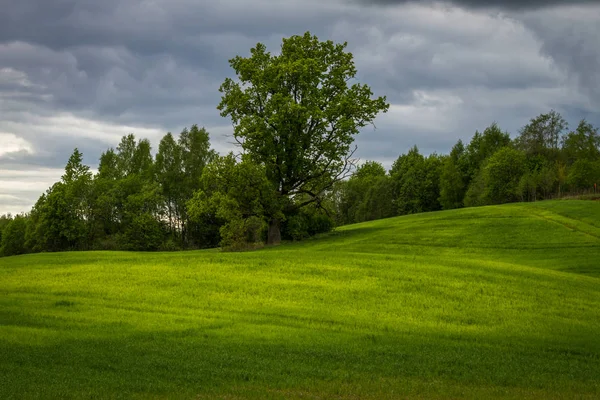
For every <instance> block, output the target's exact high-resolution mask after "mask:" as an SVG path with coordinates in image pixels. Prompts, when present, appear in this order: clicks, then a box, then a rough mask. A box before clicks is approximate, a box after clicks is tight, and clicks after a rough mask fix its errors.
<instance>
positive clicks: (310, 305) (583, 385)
mask: <svg viewBox="0 0 600 400" xmlns="http://www.w3.org/2000/svg"><path fill="white" fill-rule="evenodd" d="M598 332H600V202H598V201H583V200H556V201H543V202H536V203H512V204H505V205H499V206H485V207H476V208H464V209H459V210H449V211H437V212H428V213H423V214H412V215H406V216H400V217H392V218H388V219H382V220H376V221H369V222H363V223H359V224H353V225H347V226H342V227H339V228H337V229H336V230H335V231H334V232H332V233H330V234H324V235H321V236H319V237H316V238H312V239H309V240H306V241H302V242H293V243H285V244H283V245H281V246H277V247H268V248H264V249H260V250H256V251H251V252H240V253H230V252H220V251H218V250H216V249H212V250H199V251H183V252H172V253H169V252H157V253H141V252H108V251H93V252H70V253H41V254H31V255H21V256H12V257H5V258H0V381H1V382H3V384H1V385H0V398H2V399H12V398H19V399H21V398H61V399H68V398H73V399H78V398H111V399H112V398H153V399H159V398H161V399H162V398H182V399H183V398H186V399H196V398H228V399H235V398H282V399H283V398H315V399H316V398H340V399H354V398H373V399H376V398H428V399H430V398H515V399H517V398H518V399H523V398H531V399H534V398H545V399H559V398H560V399H563V398H578V399H581V398H590V399H592V398H598V397H600V379H598V377H600V340H599V339H598Z"/></svg>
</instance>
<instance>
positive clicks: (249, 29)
mask: <svg viewBox="0 0 600 400" xmlns="http://www.w3.org/2000/svg"><path fill="white" fill-rule="evenodd" d="M599 3H600V2H598V1H576V0H575V1H573V0H571V1H561V0H546V1H542V0H537V1H529V2H524V1H517V0H509V1H492V0H490V1H485V0H484V1H478V0H460V1H459V0H456V1H447V2H434V1H402V0H395V1H394V0H375V1H373V0H372V1H366V0H318V1H317V0H256V1H252V2H249V1H240V0H222V1H218V2H217V1H211V2H208V1H199V0H103V1H97V0H19V1H13V0H0V9H1V10H2V12H1V13H0V214H2V213H7V212H11V213H13V214H14V213H18V212H25V211H29V209H30V208H31V206H32V205H33V204H34V203H35V201H36V200H37V198H38V197H39V196H40V195H41V194H42V193H43V192H44V191H45V190H46V189H47V188H48V187H49V186H51V185H52V183H54V182H55V181H57V180H59V179H60V176H61V175H62V172H63V168H64V166H65V164H66V162H67V160H68V158H69V155H70V154H71V153H72V151H73V149H74V148H75V147H77V148H78V149H79V150H80V151H82V152H83V154H84V161H85V162H86V164H88V165H89V166H90V167H91V168H92V169H94V168H97V165H98V159H99V157H100V154H101V153H102V152H103V151H105V150H106V149H108V148H110V147H116V145H117V144H118V142H119V140H120V138H121V137H122V136H123V135H126V134H128V133H134V134H135V135H136V137H137V138H148V139H150V141H151V143H152V145H153V148H154V149H156V148H157V147H158V142H159V141H160V138H161V137H162V136H163V135H164V134H166V133H167V132H173V133H179V132H180V131H181V130H182V129H183V128H184V127H189V126H191V125H192V124H198V125H199V126H201V127H202V126H203V127H206V129H207V130H208V131H209V133H210V137H211V143H212V146H213V148H215V149H216V150H218V151H219V152H221V153H225V152H228V151H230V150H236V149H235V148H234V146H233V145H232V144H231V142H232V140H231V137H230V135H231V133H232V126H231V121H230V120H228V119H226V118H223V117H221V116H220V115H219V112H218V110H217V109H216V106H217V104H218V103H219V100H220V93H219V91H218V88H219V86H220V84H221V83H222V82H223V80H224V79H225V78H226V77H234V74H233V71H232V69H231V68H230V66H229V63H228V60H229V59H231V58H233V57H235V56H236V55H241V56H248V55H249V51H250V48H252V47H254V46H255V45H256V43H258V42H261V43H264V44H266V45H267V48H268V49H269V50H270V51H272V52H274V53H276V52H277V51H278V48H279V46H280V44H281V39H282V38H284V37H289V36H291V35H295V34H303V33H304V32H306V31H310V32H311V33H312V34H315V35H317V36H318V37H319V38H320V39H321V40H326V39H331V40H333V41H335V42H348V51H350V52H352V53H353V55H354V59H355V63H356V67H357V69H358V74H357V78H358V80H359V81H360V82H361V83H365V84H367V85H369V86H371V88H372V90H373V92H374V94H375V96H382V95H385V96H387V99H388V101H389V103H390V104H391V106H390V110H389V112H388V113H386V114H382V115H380V116H379V117H378V118H377V119H376V120H375V126H374V127H373V126H369V127H366V128H364V129H363V130H362V131H361V133H360V134H359V135H358V136H357V137H356V144H357V145H358V152H357V153H356V155H357V156H358V157H360V159H361V160H376V161H379V162H381V163H383V164H384V166H386V167H389V166H390V165H391V164H392V162H393V161H394V160H395V159H396V158H397V157H398V156H399V155H400V154H402V153H405V152H407V151H408V150H409V148H410V147H412V146H413V145H417V146H418V147H419V149H420V150H421V152H422V153H424V154H430V153H432V152H438V153H447V152H449V150H450V148H451V147H452V145H453V144H454V143H456V141H457V140H458V139H462V140H463V141H468V140H470V138H471V137H472V135H473V133H474V132H475V130H480V131H481V130H483V129H485V128H486V127H487V126H489V125H490V124H491V123H492V122H497V123H498V124H499V125H500V127H501V128H502V129H503V130H506V131H508V132H510V133H511V135H512V136H515V135H517V134H518V130H519V128H521V127H522V126H523V125H525V124H526V123H527V122H528V121H529V119H531V118H533V117H535V116H536V115H539V114H540V113H543V112H548V111H550V110H551V109H554V110H556V111H558V112H560V113H561V114H562V115H563V116H564V117H565V118H566V119H567V121H568V122H569V124H570V127H571V128H574V127H575V126H576V125H577V123H578V121H579V120H580V119H582V118H586V119H587V120H588V121H590V122H592V123H593V124H594V125H596V126H599V125H600V46H599V45H598V38H600V4H599Z"/></svg>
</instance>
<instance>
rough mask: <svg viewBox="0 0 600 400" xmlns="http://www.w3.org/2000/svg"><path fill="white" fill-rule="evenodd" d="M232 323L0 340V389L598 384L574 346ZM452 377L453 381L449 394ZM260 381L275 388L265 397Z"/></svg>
mask: <svg viewBox="0 0 600 400" xmlns="http://www.w3.org/2000/svg"><path fill="white" fill-rule="evenodd" d="M240 328H243V327H240V326H238V329H239V332H237V334H235V332H234V333H232V332H231V331H227V330H222V329H202V328H197V329H196V328H194V329H187V330H180V331H156V332H145V333H132V334H128V335H125V334H121V335H119V336H115V335H113V336H112V337H107V338H97V339H90V338H81V339H70V340H63V341H61V342H58V343H54V344H47V345H35V344H31V345H27V344H15V343H9V342H8V341H6V340H0V377H2V380H3V382H5V383H6V382H9V384H3V385H0V398H2V399H11V398H62V399H67V398H83V397H86V398H131V397H133V396H134V395H143V397H145V398H147V397H152V396H155V397H162V396H164V397H167V398H194V397H195V396H198V395H207V396H209V397H210V395H211V394H212V395H216V394H220V395H223V394H226V393H232V392H238V396H240V397H247V396H250V397H260V398H264V397H273V398H286V397H288V396H286V395H285V393H286V391H288V390H294V391H298V390H300V391H304V392H311V391H312V392H316V393H317V394H320V395H325V397H330V396H331V395H336V396H340V395H341V396H342V397H346V396H347V397H352V398H356V396H358V397H371V396H372V397H374V398H383V397H385V398H389V397H390V396H391V397H394V396H399V395H402V396H403V397H423V396H424V397H427V398H431V397H448V396H450V397H465V394H466V393H467V394H468V393H469V390H471V389H472V390H481V389H482V388H483V389H484V390H488V389H489V390H492V391H499V392H501V393H505V394H506V393H509V394H510V393H512V392H513V391H514V392H515V393H517V392H518V391H519V390H522V389H527V392H528V393H529V394H530V395H531V394H532V393H533V394H535V395H534V396H533V397H534V398H535V397H539V396H542V397H544V398H570V397H573V398H575V397H577V398H583V397H584V396H587V395H589V396H590V398H593V397H594V396H598V395H600V386H599V385H598V382H597V376H599V375H600V356H599V354H597V353H594V352H593V351H583V350H581V349H580V348H578V347H576V346H572V347H564V346H562V347H561V346H560V345H553V344H549V343H543V342H540V341H531V342H528V343H523V342H520V343H510V342H508V341H506V339H505V338H502V337H499V336H498V337H492V338H490V337H485V336H483V337H479V338H477V337H475V336H469V335H467V336H465V335H460V334H457V335H456V336H455V337H452V336H448V335H436V334H435V333H431V334H427V335H426V336H423V335H419V334H416V333H415V334H411V335H409V334H403V335H399V334H398V333H396V334H392V333H382V332H373V333H360V332H355V333H350V332H342V333H336V332H333V331H329V332H324V331H323V330H321V331H317V330H309V329H291V330H288V331H287V333H288V334H287V335H286V334H285V332H278V333H279V335H278V336H269V334H268V332H269V330H268V328H267V327H264V328H261V331H259V332H261V333H257V331H252V332H253V333H252V332H248V331H246V332H244V330H243V329H240ZM254 328H256V327H254ZM225 329H230V327H229V328H225ZM382 382H387V383H386V384H382ZM414 382H426V383H427V384H425V385H421V386H419V385H417V386H415V384H414ZM455 387H460V388H461V389H460V390H461V391H459V392H456V393H453V392H452V390H453V388H455ZM485 388H487V389H485ZM269 390H271V391H274V392H273V393H275V394H273V396H265V394H266V393H267V391H269ZM465 390H466V392H465ZM319 392H321V393H319ZM252 393H254V395H252ZM277 393H279V394H277ZM281 393H283V394H281ZM488 394H489V393H488ZM453 395H454V396H453ZM382 396H383V397H382ZM466 397H472V396H468V395H467V396H466Z"/></svg>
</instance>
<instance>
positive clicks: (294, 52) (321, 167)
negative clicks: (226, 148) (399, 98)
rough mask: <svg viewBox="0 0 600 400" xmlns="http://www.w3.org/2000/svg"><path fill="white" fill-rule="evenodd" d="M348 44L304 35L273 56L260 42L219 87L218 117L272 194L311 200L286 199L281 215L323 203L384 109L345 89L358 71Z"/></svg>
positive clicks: (381, 101) (358, 88)
mask: <svg viewBox="0 0 600 400" xmlns="http://www.w3.org/2000/svg"><path fill="white" fill-rule="evenodd" d="M346 46H347V44H346V43H343V44H334V43H333V42H332V41H323V42H322V41H319V39H318V38H317V37H316V36H312V35H311V34H310V33H309V32H306V33H305V34H304V35H302V36H292V37H290V38H288V39H283V44H282V46H281V51H280V52H279V54H277V55H271V54H270V53H269V52H267V49H266V46H265V45H264V44H262V43H258V44H257V45H256V47H254V48H252V49H251V51H250V52H251V55H250V57H247V58H246V57H240V56H237V57H235V58H233V59H231V60H230V65H231V67H232V68H233V70H234V71H235V73H236V75H237V78H238V81H234V80H232V79H230V78H227V79H226V80H225V81H224V82H223V84H222V85H221V87H220V89H219V90H220V91H221V93H223V97H222V99H221V102H220V104H219V106H218V109H219V110H220V111H221V115H222V116H223V117H227V116H228V117H230V118H231V120H232V122H233V125H234V138H235V139H236V140H237V141H238V143H239V144H240V145H241V146H242V148H243V149H244V151H245V152H246V153H247V154H248V155H249V156H250V157H251V158H252V160H253V161H254V162H256V163H257V164H261V165H264V167H265V173H266V176H267V178H268V179H269V181H270V182H271V183H272V186H273V190H274V191H275V192H276V193H277V195H278V196H280V197H282V198H289V199H292V198H294V196H297V195H307V196H309V197H308V199H307V200H305V201H304V202H301V203H299V202H293V201H292V202H288V203H287V205H288V206H289V207H290V208H291V209H287V210H283V211H284V212H285V213H286V214H287V213H290V212H291V211H293V209H296V208H301V207H303V206H305V205H307V204H310V203H312V202H318V201H320V199H322V197H323V196H324V194H325V191H326V190H329V189H331V188H332V186H333V184H334V183H335V182H336V181H338V180H339V179H340V178H341V177H342V176H343V175H344V174H345V173H346V172H347V171H348V169H349V167H350V166H351V165H352V160H351V158H350V157H351V155H352V153H353V152H352V151H351V148H350V146H351V144H352V142H353V140H354V139H353V136H354V135H356V134H357V133H358V132H359V129H360V128H362V127H364V126H366V125H367V124H370V123H372V122H373V120H374V119H375V117H376V116H377V114H379V113H380V112H386V111H387V110H388V108H389V104H387V103H386V99H385V97H378V98H375V99H372V98H371V97H372V95H373V93H372V92H371V89H370V88H369V87H368V86H366V85H363V84H359V83H355V84H353V85H351V86H349V85H348V81H350V80H351V79H353V78H354V77H355V75H356V72H357V71H356V68H355V66H354V61H353V57H352V54H351V53H348V52H346V51H345V48H346ZM278 224H279V220H278V219H277V218H275V219H274V226H278Z"/></svg>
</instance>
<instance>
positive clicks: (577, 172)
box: [567, 158, 600, 191]
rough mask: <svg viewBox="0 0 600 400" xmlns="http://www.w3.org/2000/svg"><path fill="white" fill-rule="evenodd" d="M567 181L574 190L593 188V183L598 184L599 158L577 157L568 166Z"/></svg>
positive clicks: (599, 175)
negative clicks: (595, 159)
mask: <svg viewBox="0 0 600 400" xmlns="http://www.w3.org/2000/svg"><path fill="white" fill-rule="evenodd" d="M567 183H568V184H569V186H571V187H572V188H573V189H575V190H585V189H587V190H592V191H593V190H594V184H596V185H600V160H599V161H590V160H588V159H585V158H581V159H578V160H577V161H575V162H574V163H573V165H572V166H571V168H569V175H568V177H567Z"/></svg>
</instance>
